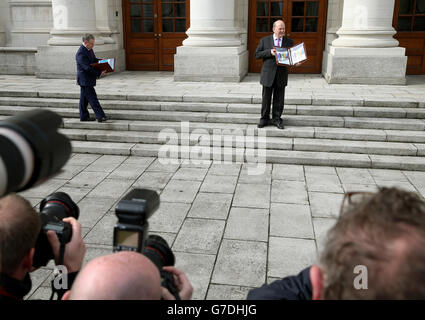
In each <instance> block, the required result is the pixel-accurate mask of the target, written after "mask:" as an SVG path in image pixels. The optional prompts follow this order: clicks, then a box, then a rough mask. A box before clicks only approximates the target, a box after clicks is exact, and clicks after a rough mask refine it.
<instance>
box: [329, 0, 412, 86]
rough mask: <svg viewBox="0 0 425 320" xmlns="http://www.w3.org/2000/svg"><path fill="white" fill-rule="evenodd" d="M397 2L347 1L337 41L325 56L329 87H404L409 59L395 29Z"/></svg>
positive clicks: (373, 0)
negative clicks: (377, 85)
mask: <svg viewBox="0 0 425 320" xmlns="http://www.w3.org/2000/svg"><path fill="white" fill-rule="evenodd" d="M394 5H395V0H344V6H343V15H342V25H341V28H339V30H338V31H337V32H336V33H337V35H338V38H337V39H335V40H334V41H333V42H332V44H331V46H329V48H328V49H327V52H325V53H324V64H323V66H324V70H323V74H324V76H325V78H326V80H327V81H328V82H329V83H360V84H405V83H406V77H405V75H406V65H407V57H406V56H405V48H400V47H398V44H399V43H398V41H397V40H396V39H394V38H393V36H394V35H395V34H396V31H395V30H394V28H393V27H392V21H393V13H394Z"/></svg>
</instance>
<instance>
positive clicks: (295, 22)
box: [291, 18, 304, 32]
mask: <svg viewBox="0 0 425 320" xmlns="http://www.w3.org/2000/svg"><path fill="white" fill-rule="evenodd" d="M291 29H292V30H291V31H292V32H303V31H304V19H303V18H292V26H291Z"/></svg>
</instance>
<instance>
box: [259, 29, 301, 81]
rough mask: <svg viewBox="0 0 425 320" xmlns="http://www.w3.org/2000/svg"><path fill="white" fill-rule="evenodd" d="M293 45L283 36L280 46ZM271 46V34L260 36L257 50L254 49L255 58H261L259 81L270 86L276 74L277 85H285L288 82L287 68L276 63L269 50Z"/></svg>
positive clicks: (272, 42)
mask: <svg viewBox="0 0 425 320" xmlns="http://www.w3.org/2000/svg"><path fill="white" fill-rule="evenodd" d="M293 45H294V41H292V40H291V39H289V38H287V37H283V41H282V45H281V46H282V47H292V46H293ZM273 47H274V41H273V35H270V36H267V37H264V38H262V39H261V40H260V43H259V44H258V47H257V50H255V54H254V57H255V59H263V67H262V68H261V78H260V83H261V84H262V85H263V86H265V87H271V86H272V85H273V82H274V79H275V77H276V76H277V77H278V78H277V84H278V86H286V85H287V84H288V68H287V67H285V66H278V65H277V64H276V58H275V57H274V56H273V55H272V54H271V52H270V51H271V49H273Z"/></svg>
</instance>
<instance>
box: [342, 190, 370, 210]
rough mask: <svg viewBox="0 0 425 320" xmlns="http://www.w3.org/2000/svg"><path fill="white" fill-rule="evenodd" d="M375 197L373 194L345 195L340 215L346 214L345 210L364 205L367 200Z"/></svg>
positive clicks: (354, 193)
mask: <svg viewBox="0 0 425 320" xmlns="http://www.w3.org/2000/svg"><path fill="white" fill-rule="evenodd" d="M372 195H374V193H373V192H347V193H346V194H344V199H343V200H342V203H341V208H340V210H339V214H340V215H341V214H342V213H344V209H346V208H347V207H349V206H356V205H358V204H360V203H362V202H363V201H364V200H365V199H366V198H369V197H371V196H372Z"/></svg>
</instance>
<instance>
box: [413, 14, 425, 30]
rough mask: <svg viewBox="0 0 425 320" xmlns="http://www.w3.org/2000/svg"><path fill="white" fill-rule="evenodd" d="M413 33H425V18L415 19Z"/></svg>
mask: <svg viewBox="0 0 425 320" xmlns="http://www.w3.org/2000/svg"><path fill="white" fill-rule="evenodd" d="M413 31H425V17H415V22H414V24H413Z"/></svg>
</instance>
